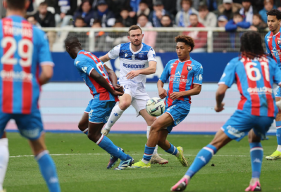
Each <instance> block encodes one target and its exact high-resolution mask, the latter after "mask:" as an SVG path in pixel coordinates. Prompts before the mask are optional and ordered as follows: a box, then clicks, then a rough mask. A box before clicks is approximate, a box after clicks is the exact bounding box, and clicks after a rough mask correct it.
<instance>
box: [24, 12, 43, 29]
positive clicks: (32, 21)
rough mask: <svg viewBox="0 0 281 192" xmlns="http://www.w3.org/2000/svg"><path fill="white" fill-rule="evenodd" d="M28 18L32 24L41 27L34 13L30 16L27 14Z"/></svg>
mask: <svg viewBox="0 0 281 192" xmlns="http://www.w3.org/2000/svg"><path fill="white" fill-rule="evenodd" d="M26 20H27V21H28V22H29V23H30V24H32V25H34V26H36V27H38V28H41V25H40V24H39V23H38V22H37V21H36V19H35V17H34V15H29V16H27V17H26Z"/></svg>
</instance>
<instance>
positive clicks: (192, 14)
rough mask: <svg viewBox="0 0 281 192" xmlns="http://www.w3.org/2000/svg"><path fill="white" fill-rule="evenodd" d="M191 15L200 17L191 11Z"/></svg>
mask: <svg viewBox="0 0 281 192" xmlns="http://www.w3.org/2000/svg"><path fill="white" fill-rule="evenodd" d="M190 16H196V17H198V15H197V14H196V13H191V14H190V15H189V17H190Z"/></svg>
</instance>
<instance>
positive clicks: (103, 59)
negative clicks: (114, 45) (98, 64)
mask: <svg viewBox="0 0 281 192" xmlns="http://www.w3.org/2000/svg"><path fill="white" fill-rule="evenodd" d="M99 59H100V60H101V61H102V62H104V63H105V62H107V61H109V60H110V57H109V56H108V53H107V54H106V55H104V56H101V57H100V58H99Z"/></svg>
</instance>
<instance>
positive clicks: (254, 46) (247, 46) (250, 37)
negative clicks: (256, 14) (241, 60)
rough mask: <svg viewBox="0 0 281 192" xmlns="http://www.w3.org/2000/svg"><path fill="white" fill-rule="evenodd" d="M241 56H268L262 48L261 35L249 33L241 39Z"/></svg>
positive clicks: (244, 34)
mask: <svg viewBox="0 0 281 192" xmlns="http://www.w3.org/2000/svg"><path fill="white" fill-rule="evenodd" d="M240 44H241V47H240V52H241V56H242V57H243V56H245V57H249V58H255V57H259V58H260V57H263V56H266V55H265V53H264V49H263V46H262V38H261V35H260V34H259V33H258V32H256V31H247V32H245V33H243V35H242V36H241V38H240Z"/></svg>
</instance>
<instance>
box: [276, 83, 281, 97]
mask: <svg viewBox="0 0 281 192" xmlns="http://www.w3.org/2000/svg"><path fill="white" fill-rule="evenodd" d="M275 97H281V90H280V87H279V86H278V88H277V90H276V93H275Z"/></svg>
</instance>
